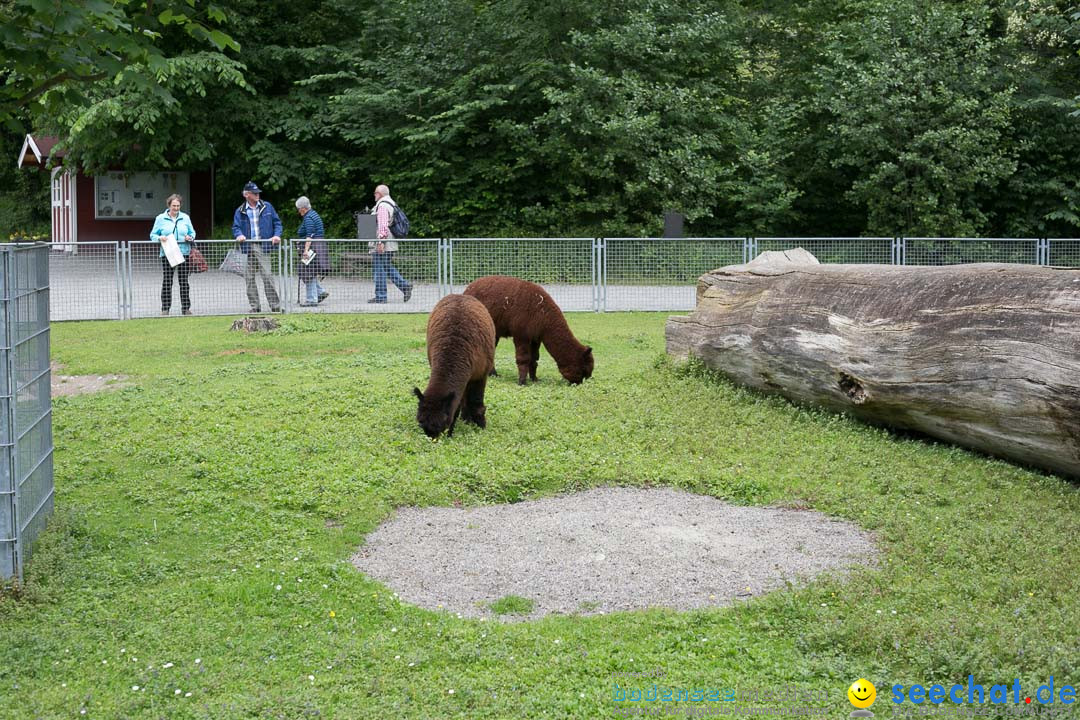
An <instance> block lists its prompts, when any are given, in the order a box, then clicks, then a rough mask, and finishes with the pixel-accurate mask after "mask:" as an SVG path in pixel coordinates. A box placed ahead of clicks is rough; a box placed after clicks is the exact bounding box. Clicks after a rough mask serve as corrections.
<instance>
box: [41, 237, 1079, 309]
mask: <svg viewBox="0 0 1080 720" xmlns="http://www.w3.org/2000/svg"><path fill="white" fill-rule="evenodd" d="M396 242H397V243H398V249H397V251H396V252H394V253H393V255H392V257H389V265H391V266H392V269H391V268H389V267H387V268H386V269H387V270H388V278H387V285H388V288H387V296H386V300H387V302H385V303H374V302H369V301H371V300H372V299H373V298H375V278H374V275H375V271H376V265H377V264H378V263H376V261H375V256H374V255H373V253H372V248H371V247H370V246H369V242H368V241H366V240H351V239H350V240H327V241H326V243H327V247H328V249H329V258H328V260H329V269H328V271H327V272H326V273H325V275H322V276H320V280H319V282H320V284H321V286H322V288H323V290H324V291H325V293H326V296H325V298H324V299H323V300H322V301H320V302H319V303H318V305H317V306H308V305H307V304H306V303H302V301H303V300H304V294H305V292H304V291H305V288H304V284H303V283H302V282H301V274H300V272H299V271H300V263H299V258H298V248H299V247H300V243H299V242H297V241H288V242H285V243H282V244H281V245H280V246H278V247H277V248H276V249H274V250H273V251H271V252H270V253H268V259H269V267H270V273H271V276H270V278H269V279H268V280H267V281H266V282H268V283H269V284H270V286H271V287H272V289H273V293H274V294H275V295H276V296H277V300H278V302H279V304H280V306H281V309H282V310H283V311H284V312H303V313H328V312H330V313H344V312H428V311H430V310H431V308H432V307H434V305H435V303H436V302H438V300H439V298H441V297H443V296H444V295H446V294H447V293H450V292H461V290H463V289H464V288H465V286H466V285H468V283H469V282H471V281H472V280H474V279H476V278H478V277H481V276H484V275H494V274H500V275H513V276H515V277H520V278H523V279H525V280H531V281H533V282H536V283H539V284H540V285H543V286H544V287H545V288H546V289H547V291H548V292H549V293H551V295H552V297H553V298H554V299H555V301H556V302H557V303H559V305H560V307H562V308H563V309H564V310H569V311H599V312H603V311H611V310H689V309H692V308H693V307H694V302H695V283H696V280H697V278H698V277H700V276H701V275H702V274H703V273H706V272H708V271H709V270H713V269H715V268H718V267H723V266H725V265H734V264H738V263H743V262H748V261H750V260H752V259H753V258H754V257H756V256H757V255H758V254H759V253H761V252H764V251H766V250H786V249H790V248H793V247H803V248H806V249H807V250H809V251H810V252H812V253H814V255H815V256H816V257H817V258H818V260H820V261H821V262H823V263H872V264H886V265H949V264H958V263H970V262H1005V263H1024V264H1036V265H1055V266H1064V267H1078V268H1080V239H1056V238H1050V239H1047V238H889V237H860V238H812V237H775V238H768V237H765V238H731V237H729V238H438V239H416V240H413V239H409V240H398V241H396ZM234 245H235V244H234V243H233V241H232V240H200V241H199V242H198V247H199V249H200V251H201V252H202V253H203V255H204V256H205V257H206V260H207V263H208V264H209V271H208V272H206V273H200V274H196V275H191V276H190V277H189V283H190V293H191V312H192V314H195V315H235V314H243V313H248V312H250V311H251V309H252V303H251V302H250V300H249V297H248V283H247V280H246V279H245V277H243V276H241V275H236V274H232V273H229V272H226V271H224V270H222V269H220V267H221V264H222V261H223V260H224V259H225V257H226V254H227V253H228V251H229V250H230V249H232V248H233V247H234ZM159 256H160V248H159V246H158V244H157V243H155V242H150V241H143V242H131V243H127V242H88V243H67V244H63V245H60V244H57V245H56V246H54V248H53V252H51V253H50V254H49V272H50V275H51V283H52V286H51V290H52V303H51V311H52V319H53V320H86V319H102V318H105V319H118V318H119V319H125V318H139V317H154V316H159V315H161V314H162V311H163V310H165V308H163V306H162V305H163V304H162V278H163V268H162V264H161V259H160V257H159ZM381 267H382V266H381V265H380V268H381ZM255 279H256V280H257V282H256V286H257V292H258V297H259V299H260V300H259V303H258V307H259V308H260V309H262V310H271V309H272V308H273V298H267V297H266V287H265V284H266V283H264V281H263V280H262V279H259V278H255ZM395 281H396V282H395ZM172 284H173V289H172V303H171V306H170V307H169V308H168V312H169V314H172V315H178V314H180V312H181V300H180V289H179V282H178V278H174V279H173V282H172ZM399 284H400V285H401V286H400V287H398V285H399ZM406 288H408V296H409V297H408V300H406V292H405V289H406Z"/></svg>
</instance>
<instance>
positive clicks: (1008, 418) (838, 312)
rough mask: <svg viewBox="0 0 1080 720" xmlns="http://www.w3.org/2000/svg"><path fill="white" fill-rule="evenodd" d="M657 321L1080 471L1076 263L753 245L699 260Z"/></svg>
mask: <svg viewBox="0 0 1080 720" xmlns="http://www.w3.org/2000/svg"><path fill="white" fill-rule="evenodd" d="M666 336H667V351H668V353H669V354H670V355H672V356H674V357H676V358H684V359H685V358H687V357H690V356H693V357H697V358H700V359H701V360H702V361H703V362H704V363H705V364H706V365H707V366H709V367H711V368H713V369H715V370H717V371H719V372H721V373H723V374H724V375H726V376H728V377H729V378H731V379H732V380H734V381H736V382H738V383H741V384H743V385H747V386H750V387H753V388H757V389H759V390H763V391H767V392H776V393H780V394H782V395H784V396H786V397H788V398H790V399H792V400H794V401H797V402H803V403H812V404H816V405H821V406H824V407H827V408H831V409H834V410H840V411H845V412H849V413H851V414H852V415H855V416H857V417H859V418H862V419H864V420H867V421H870V422H873V423H876V424H884V425H889V426H892V427H896V428H905V429H910V430H916V431H919V432H923V433H925V434H927V435H931V436H933V437H937V438H941V439H943V440H947V441H949V442H953V443H956V444H958V445H964V446H966V447H970V448H975V449H977V450H981V451H983V452H986V453H989V454H992V455H997V456H1000V457H1004V458H1009V459H1012V460H1015V461H1018V462H1020V463H1024V464H1030V465H1034V466H1037V467H1041V468H1046V469H1048V470H1052V471H1055V472H1058V473H1062V474H1065V475H1072V476H1080V270H1071V269H1063V268H1049V267H1037V266H1030V265H1003V264H996V263H995V264H977V265H952V266H945V267H926V266H917V267H911V266H899V267H894V266H889V265H821V264H818V263H817V260H816V259H815V258H814V257H813V256H812V255H810V254H809V253H807V252H806V251H805V250H802V249H801V248H799V249H798V250H793V251H787V252H786V253H763V254H762V256H759V257H758V258H757V259H756V260H754V261H753V262H751V263H749V264H747V265H734V266H729V267H724V268H720V269H719V270H714V271H712V272H710V273H708V274H706V275H703V276H702V277H701V278H700V279H699V280H698V285H697V308H696V310H694V312H693V314H692V315H690V316H681V317H671V318H670V319H669V320H668V322H667V328H666Z"/></svg>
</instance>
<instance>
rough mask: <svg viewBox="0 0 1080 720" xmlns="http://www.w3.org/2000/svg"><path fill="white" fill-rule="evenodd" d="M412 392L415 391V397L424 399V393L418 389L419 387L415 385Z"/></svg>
mask: <svg viewBox="0 0 1080 720" xmlns="http://www.w3.org/2000/svg"><path fill="white" fill-rule="evenodd" d="M412 391H413V395H415V396H416V397H418V398H420V399H421V400H423V399H424V393H422V392H420V388H418V387H416V386H415V385H414V386H413V389H412Z"/></svg>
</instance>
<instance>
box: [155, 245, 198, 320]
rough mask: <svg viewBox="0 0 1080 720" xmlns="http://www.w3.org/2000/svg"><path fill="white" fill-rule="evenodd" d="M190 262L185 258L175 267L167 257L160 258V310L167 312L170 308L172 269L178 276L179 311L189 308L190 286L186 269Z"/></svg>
mask: <svg viewBox="0 0 1080 720" xmlns="http://www.w3.org/2000/svg"><path fill="white" fill-rule="evenodd" d="M190 269H191V268H190V264H189V262H188V261H187V260H186V259H185V260H184V262H182V263H180V264H179V265H177V266H176V267H172V266H171V265H169V258H166V257H163V258H161V312H169V309H170V308H172V278H173V270H175V271H176V275H177V277H178V278H180V311H181V312H187V311H189V310H191V286H190V285H188V271H189V270H190Z"/></svg>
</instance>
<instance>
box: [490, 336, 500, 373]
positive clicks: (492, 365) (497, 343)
mask: <svg viewBox="0 0 1080 720" xmlns="http://www.w3.org/2000/svg"><path fill="white" fill-rule="evenodd" d="M498 347H499V336H498V335H496V336H495V348H496V349H498ZM498 374H499V373H498V371H497V370H496V369H495V364H494V363H492V364H491V372H489V373H488V375H489V376H491V377H495V376H496V375H498Z"/></svg>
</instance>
